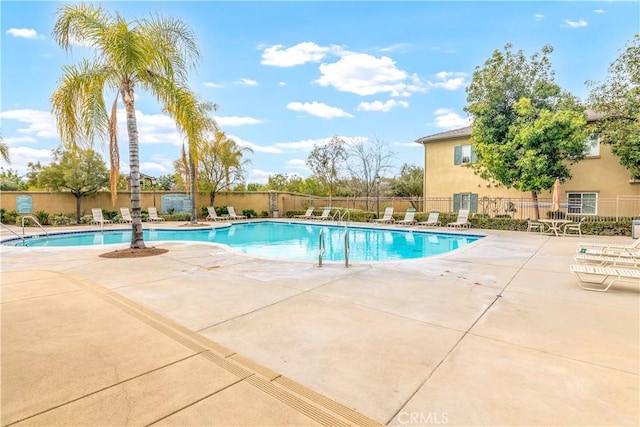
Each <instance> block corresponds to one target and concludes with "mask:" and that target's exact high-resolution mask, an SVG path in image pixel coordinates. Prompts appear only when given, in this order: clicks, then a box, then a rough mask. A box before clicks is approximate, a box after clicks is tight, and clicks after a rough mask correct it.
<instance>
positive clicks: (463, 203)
mask: <svg viewBox="0 0 640 427" xmlns="http://www.w3.org/2000/svg"><path fill="white" fill-rule="evenodd" d="M461 209H468V210H469V211H470V212H476V211H477V210H478V194H477V193H455V194H454V195H453V211H454V212H458V211H459V210H461Z"/></svg>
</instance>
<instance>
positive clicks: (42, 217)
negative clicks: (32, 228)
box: [33, 210, 49, 225]
mask: <svg viewBox="0 0 640 427" xmlns="http://www.w3.org/2000/svg"><path fill="white" fill-rule="evenodd" d="M33 216H35V217H36V218H37V219H38V222H39V223H40V225H48V224H49V214H48V213H46V212H45V211H42V210H41V211H38V212H36V213H34V214H33Z"/></svg>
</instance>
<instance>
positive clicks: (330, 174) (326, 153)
mask: <svg viewBox="0 0 640 427" xmlns="http://www.w3.org/2000/svg"><path fill="white" fill-rule="evenodd" d="M345 146H346V143H345V142H344V140H342V139H341V138H338V137H337V136H334V137H332V138H331V140H330V141H329V142H328V143H326V144H314V146H313V150H311V153H310V154H309V157H307V161H306V163H307V166H309V168H310V169H311V171H312V172H313V174H314V175H315V176H316V177H317V178H318V179H320V180H321V181H323V182H324V183H326V185H327V187H328V188H329V206H331V196H332V195H333V194H334V190H335V186H336V183H337V181H338V179H339V177H340V172H341V170H340V169H341V165H343V164H344V162H345V161H346V160H347V149H346V147H345Z"/></svg>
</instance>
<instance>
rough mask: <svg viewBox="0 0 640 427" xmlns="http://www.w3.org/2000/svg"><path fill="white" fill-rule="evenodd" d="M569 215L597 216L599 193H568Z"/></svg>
mask: <svg viewBox="0 0 640 427" xmlns="http://www.w3.org/2000/svg"><path fill="white" fill-rule="evenodd" d="M567 213H569V214H584V215H597V213H598V193H594V192H590V193H567Z"/></svg>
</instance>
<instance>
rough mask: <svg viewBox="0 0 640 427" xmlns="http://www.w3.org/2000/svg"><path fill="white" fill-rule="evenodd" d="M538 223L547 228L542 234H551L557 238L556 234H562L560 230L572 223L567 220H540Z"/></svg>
mask: <svg viewBox="0 0 640 427" xmlns="http://www.w3.org/2000/svg"><path fill="white" fill-rule="evenodd" d="M539 222H541V223H542V224H543V225H546V226H547V229H546V230H543V232H545V233H551V232H553V234H555V235H556V237H557V236H558V232H563V231H564V230H563V229H562V228H563V227H564V226H565V225H567V224H569V223H570V222H573V221H571V220H569V219H541V220H539Z"/></svg>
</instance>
